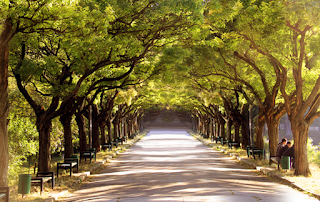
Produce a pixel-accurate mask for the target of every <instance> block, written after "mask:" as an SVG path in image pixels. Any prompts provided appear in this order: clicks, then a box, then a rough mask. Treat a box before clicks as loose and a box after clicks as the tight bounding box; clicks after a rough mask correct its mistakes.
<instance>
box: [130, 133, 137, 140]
mask: <svg viewBox="0 0 320 202" xmlns="http://www.w3.org/2000/svg"><path fill="white" fill-rule="evenodd" d="M136 135H137V133H133V134H131V135H130V136H129V138H130V139H134V138H135V137H136Z"/></svg>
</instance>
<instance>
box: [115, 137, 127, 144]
mask: <svg viewBox="0 0 320 202" xmlns="http://www.w3.org/2000/svg"><path fill="white" fill-rule="evenodd" d="M117 140H118V142H119V143H120V142H121V145H123V142H124V141H125V137H118V139H117Z"/></svg>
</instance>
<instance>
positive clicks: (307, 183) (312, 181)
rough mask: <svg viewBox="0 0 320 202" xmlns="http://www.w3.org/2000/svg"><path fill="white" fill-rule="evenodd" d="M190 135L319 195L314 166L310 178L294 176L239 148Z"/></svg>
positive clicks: (317, 172) (318, 170) (319, 179)
mask: <svg viewBox="0 0 320 202" xmlns="http://www.w3.org/2000/svg"><path fill="white" fill-rule="evenodd" d="M190 134H191V135H193V136H194V137H195V138H197V139H200V140H201V141H203V142H206V143H207V144H210V145H212V147H213V148H215V149H217V150H219V149H220V150H224V151H226V152H228V153H232V154H234V155H236V156H239V157H240V158H242V159H245V160H248V161H250V162H252V163H254V164H255V165H257V166H259V167H265V168H268V169H271V171H270V172H272V173H275V174H278V175H280V176H281V177H284V178H285V179H287V180H289V181H291V182H292V183H294V184H295V185H297V186H298V187H301V188H302V189H303V190H305V191H307V192H310V193H313V194H316V195H320V168H319V166H318V165H316V164H310V170H311V174H312V175H311V176H310V177H304V176H294V170H293V169H291V170H287V171H286V170H282V169H280V170H278V169H277V165H276V164H271V165H269V160H267V159H259V158H256V159H253V158H252V157H251V156H250V157H249V158H248V156H247V152H246V150H243V149H240V148H232V149H229V148H228V147H227V146H226V145H224V146H223V145H221V144H217V143H215V142H212V141H211V140H210V139H204V138H202V136H200V135H198V134H196V133H193V132H190Z"/></svg>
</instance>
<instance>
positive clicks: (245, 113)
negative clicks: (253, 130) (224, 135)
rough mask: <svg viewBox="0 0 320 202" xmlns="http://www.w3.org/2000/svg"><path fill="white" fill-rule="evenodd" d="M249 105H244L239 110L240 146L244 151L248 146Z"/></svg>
mask: <svg viewBox="0 0 320 202" xmlns="http://www.w3.org/2000/svg"><path fill="white" fill-rule="evenodd" d="M249 134H250V132H249V105H248V104H245V105H243V106H242V109H241V146H242V149H246V148H247V145H250V139H249V138H250V136H249Z"/></svg>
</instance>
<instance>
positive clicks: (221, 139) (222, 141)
mask: <svg viewBox="0 0 320 202" xmlns="http://www.w3.org/2000/svg"><path fill="white" fill-rule="evenodd" d="M220 142H221V145H224V144H227V143H228V140H224V139H223V138H220Z"/></svg>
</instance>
